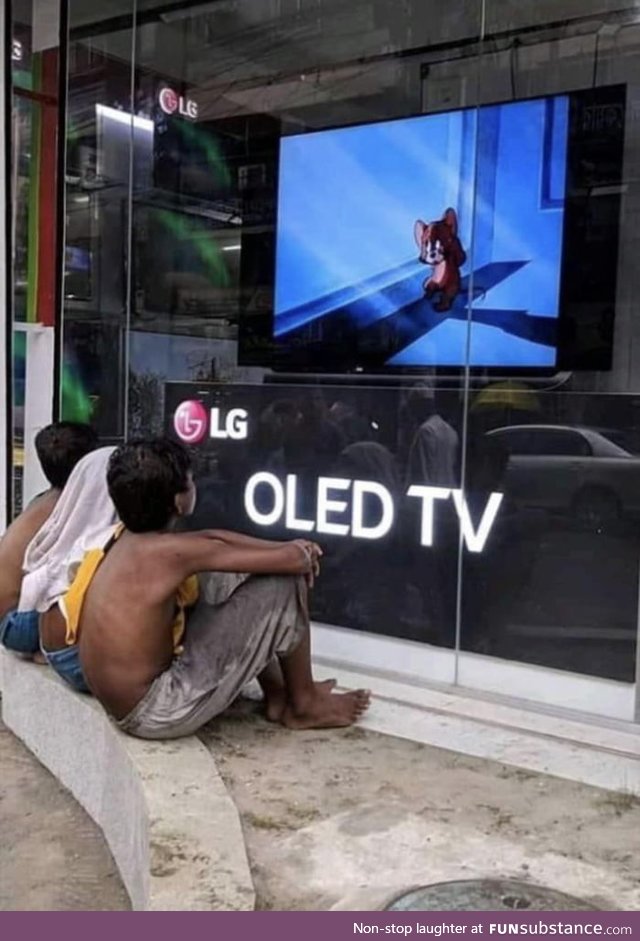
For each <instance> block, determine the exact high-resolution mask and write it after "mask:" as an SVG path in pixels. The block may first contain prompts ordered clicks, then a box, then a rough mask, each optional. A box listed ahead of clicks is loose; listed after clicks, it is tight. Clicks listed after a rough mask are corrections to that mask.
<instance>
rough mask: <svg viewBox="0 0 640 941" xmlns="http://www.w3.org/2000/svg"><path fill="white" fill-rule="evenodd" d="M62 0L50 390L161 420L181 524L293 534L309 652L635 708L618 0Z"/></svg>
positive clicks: (622, 43)
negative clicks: (308, 550) (61, 154)
mask: <svg viewBox="0 0 640 941" xmlns="http://www.w3.org/2000/svg"><path fill="white" fill-rule="evenodd" d="M92 6H94V5H91V4H86V3H84V2H83V3H82V4H81V3H80V2H75V0H72V2H71V3H70V10H69V14H70V33H69V74H68V125H67V142H68V143H67V169H66V196H67V199H66V270H65V317H64V367H65V371H64V382H63V403H64V408H65V412H66V413H67V414H72V413H73V414H75V412H74V409H76V410H79V411H80V413H81V414H83V415H85V414H91V415H93V417H94V419H95V420H96V421H97V423H98V425H99V427H100V430H101V432H102V434H103V436H104V437H105V439H108V440H120V439H122V438H124V437H127V436H132V435H138V434H142V433H150V432H155V433H159V432H169V433H171V434H178V435H179V436H180V437H182V439H183V440H185V441H186V442H187V443H188V444H189V446H190V447H191V449H192V450H193V454H194V458H195V460H196V462H197V466H198V473H199V481H200V499H199V504H198V508H197V512H196V516H195V518H194V525H206V526H212V525H220V526H230V527H237V528H241V529H244V530H252V531H254V532H256V533H258V534H259V533H263V534H265V535H267V534H268V535H271V536H277V535H280V536H282V537H283V538H284V537H286V536H287V535H292V534H295V533H297V534H300V533H303V532H315V533H317V536H318V538H319V539H321V540H322V541H323V542H325V543H326V546H327V558H326V564H325V571H324V575H323V579H322V582H321V584H320V586H319V588H318V591H317V593H316V595H315V600H314V609H313V615H314V618H315V620H316V622H318V624H319V625H324V627H323V626H320V627H319V628H318V631H317V637H318V647H319V650H320V653H321V655H322V656H327V657H331V656H333V657H336V658H338V659H342V660H344V661H345V662H353V663H355V664H359V665H361V666H365V667H370V668H375V669H383V670H384V669H386V670H388V671H391V672H394V673H396V674H401V675H402V674H404V675H405V676H409V677H411V678H412V681H415V680H418V681H420V680H424V681H440V682H445V683H449V682H457V683H459V684H462V685H464V686H469V687H474V688H480V689H482V690H485V691H488V692H491V693H496V694H506V695H513V696H521V697H524V698H527V699H530V700H534V701H535V700H539V701H542V702H545V703H547V704H550V705H560V706H562V705H563V706H569V707H573V708H576V709H582V710H584V711H592V712H595V713H601V714H605V715H609V716H614V717H618V718H626V719H629V718H632V716H633V713H634V708H635V705H634V702H635V700H634V683H635V662H636V635H637V616H638V560H639V551H638V550H639V548H640V546H639V541H638V537H637V533H636V529H637V525H636V521H635V515H636V513H635V510H636V503H637V499H636V496H635V491H636V490H637V489H638V488H637V487H636V480H637V479H638V477H639V475H640V471H639V468H640V424H639V423H638V408H639V406H640V389H639V388H637V385H638V382H637V380H636V373H637V371H638V370H637V365H636V363H635V358H634V357H635V353H634V350H635V346H636V345H637V344H634V340H635V333H634V330H635V328H634V317H633V309H634V308H633V303H634V302H633V298H634V296H635V292H634V290H633V286H634V285H633V282H634V278H635V267H634V265H633V261H632V258H633V244H634V236H633V231H634V218H635V217H634V205H635V203H634V200H635V199H636V192H635V191H636V188H637V187H636V184H635V183H634V180H635V178H636V176H637V174H636V173H635V161H636V155H635V148H636V138H638V139H640V138H639V135H638V130H637V128H636V126H635V125H636V112H637V111H638V109H637V108H636V107H635V104H634V102H635V97H637V88H636V86H637V82H636V75H635V73H636V70H637V68H638V65H637V63H638V62H639V61H640V59H639V58H638V50H637V49H636V45H637V41H638V36H639V35H640V33H639V32H638V31H639V30H640V26H639V25H637V23H636V14H635V13H634V11H633V10H629V9H628V8H627V7H624V8H623V6H622V4H620V3H606V2H604V0H601V2H597V0H589V2H584V0H583V2H581V3H580V4H575V3H572V2H571V0H564V2H563V3H560V4H558V3H550V2H549V3H547V2H542V3H541V2H539V0H538V2H535V3H534V2H522V0H518V2H515V0H514V2H506V3H505V2H502V0H500V2H498V0H495V2H493V0H478V2H477V3H467V4H464V14H463V15H462V14H461V12H460V7H461V6H462V5H458V6H456V7H455V8H454V7H451V5H450V7H446V5H445V6H442V5H436V4H430V3H424V2H418V0H402V2H401V3H398V2H397V0H358V2H355V3H351V4H347V5H345V4H344V3H342V2H339V0H312V2H302V0H297V2H294V3H289V2H285V0H273V2H265V0H218V2H215V3H187V4H185V3H176V4H166V3H164V4H162V5H160V4H158V3H154V2H151V0H144V2H143V0H139V2H138V3H137V4H133V3H131V2H129V3H127V2H125V0H122V2H115V0H114V2H111V3H101V4H100V5H99V6H100V9H99V12H98V8H97V5H95V9H90V8H91V7H92ZM590 677H591V678H598V679H599V680H601V681H602V684H603V685H602V686H601V696H600V698H599V700H598V701H597V702H596V701H594V698H593V695H592V690H593V687H592V685H591V684H590V681H589V680H588V678H590Z"/></svg>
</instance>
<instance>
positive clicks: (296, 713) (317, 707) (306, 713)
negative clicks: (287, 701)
mask: <svg viewBox="0 0 640 941" xmlns="http://www.w3.org/2000/svg"><path fill="white" fill-rule="evenodd" d="M316 685H321V684H316ZM370 701H371V693H370V692H369V690H368V689H357V690H355V691H354V692H351V693H332V692H329V691H327V690H326V689H324V690H316V693H315V695H312V696H311V697H310V699H309V701H308V702H307V704H306V705H305V706H304V707H302V708H299V709H296V710H294V709H293V707H292V706H289V705H288V706H287V707H286V708H285V710H284V713H283V715H282V724H283V725H284V726H286V727H287V728H288V729H337V728H344V727H345V726H348V725H353V724H354V722H357V721H358V719H360V718H361V716H362V715H363V714H364V713H365V712H366V711H367V709H368V708H369V703H370Z"/></svg>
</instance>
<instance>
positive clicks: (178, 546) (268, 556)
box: [166, 532, 317, 577]
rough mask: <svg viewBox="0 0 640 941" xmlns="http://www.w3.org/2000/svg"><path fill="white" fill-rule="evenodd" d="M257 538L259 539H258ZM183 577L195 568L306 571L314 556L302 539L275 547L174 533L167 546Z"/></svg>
mask: <svg viewBox="0 0 640 941" xmlns="http://www.w3.org/2000/svg"><path fill="white" fill-rule="evenodd" d="M257 541H258V542H260V540H257ZM166 548H167V549H168V551H169V553H170V555H171V559H172V564H175V566H176V567H178V568H179V569H180V570H181V572H182V575H183V577H186V576H188V575H195V574H196V573H197V572H245V573H247V574H250V575H309V574H313V572H314V570H315V569H316V567H317V557H316V556H315V555H314V553H313V552H312V551H311V550H310V549H309V548H308V546H307V545H306V544H304V543H303V542H284V543H280V544H279V546H278V547H277V548H274V547H269V548H264V546H258V547H257V548H256V547H254V546H240V545H230V544H229V543H227V542H223V541H222V540H221V539H217V538H212V536H211V535H210V533H209V532H207V533H189V534H184V535H178V534H177V535H175V536H173V537H172V540H171V544H170V545H167V547H166Z"/></svg>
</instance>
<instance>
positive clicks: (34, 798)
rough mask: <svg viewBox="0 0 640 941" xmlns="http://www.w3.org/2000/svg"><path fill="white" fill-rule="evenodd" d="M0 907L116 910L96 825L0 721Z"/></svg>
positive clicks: (119, 899) (119, 900) (120, 901)
mask: <svg viewBox="0 0 640 941" xmlns="http://www.w3.org/2000/svg"><path fill="white" fill-rule="evenodd" d="M0 768H1V769H2V770H1V772H0V911H5V912H6V911H122V910H128V909H129V908H130V905H129V900H128V897H127V894H126V892H125V890H124V887H123V886H122V883H121V881H120V877H119V875H118V872H117V870H116V867H115V865H114V863H113V860H112V858H111V854H110V853H109V850H108V849H107V847H106V845H105V842H104V840H103V838H102V834H101V833H100V830H99V829H98V828H97V827H96V826H95V824H94V823H93V821H92V820H91V819H90V818H89V817H88V816H87V814H86V813H85V812H84V811H83V810H82V808H81V807H80V806H79V805H78V804H77V803H76V802H75V800H74V799H73V797H71V795H70V794H69V793H68V792H67V791H66V790H65V789H64V788H63V787H61V786H60V785H59V784H58V782H57V781H56V780H55V778H54V777H53V776H52V775H51V774H49V772H48V771H46V770H45V769H44V768H43V767H42V765H41V764H40V763H39V762H38V761H37V759H36V758H34V757H33V755H32V754H31V753H30V752H29V751H28V750H27V749H26V748H25V747H24V746H23V745H22V744H21V743H20V742H19V741H18V739H16V738H15V737H14V736H13V735H12V734H11V733H10V732H9V731H8V730H7V729H6V728H5V726H4V725H2V724H1V723H0Z"/></svg>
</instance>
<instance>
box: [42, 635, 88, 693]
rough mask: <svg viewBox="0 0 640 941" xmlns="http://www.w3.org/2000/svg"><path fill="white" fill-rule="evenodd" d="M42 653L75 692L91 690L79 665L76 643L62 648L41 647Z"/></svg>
mask: <svg viewBox="0 0 640 941" xmlns="http://www.w3.org/2000/svg"><path fill="white" fill-rule="evenodd" d="M42 653H43V654H44V656H45V657H46V660H47V663H48V664H49V666H50V667H51V669H52V670H54V671H55V672H56V673H57V674H58V676H60V677H62V679H63V680H64V681H65V682H66V683H68V684H69V686H70V687H71V688H72V689H74V690H75V691H76V692H77V693H90V692H91V690H90V689H89V687H88V686H87V684H86V681H85V678H84V673H83V672H82V667H81V666H80V652H79V650H78V645H77V644H72V645H71V646H70V647H63V648H62V650H45V649H44V647H43V648H42Z"/></svg>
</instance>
